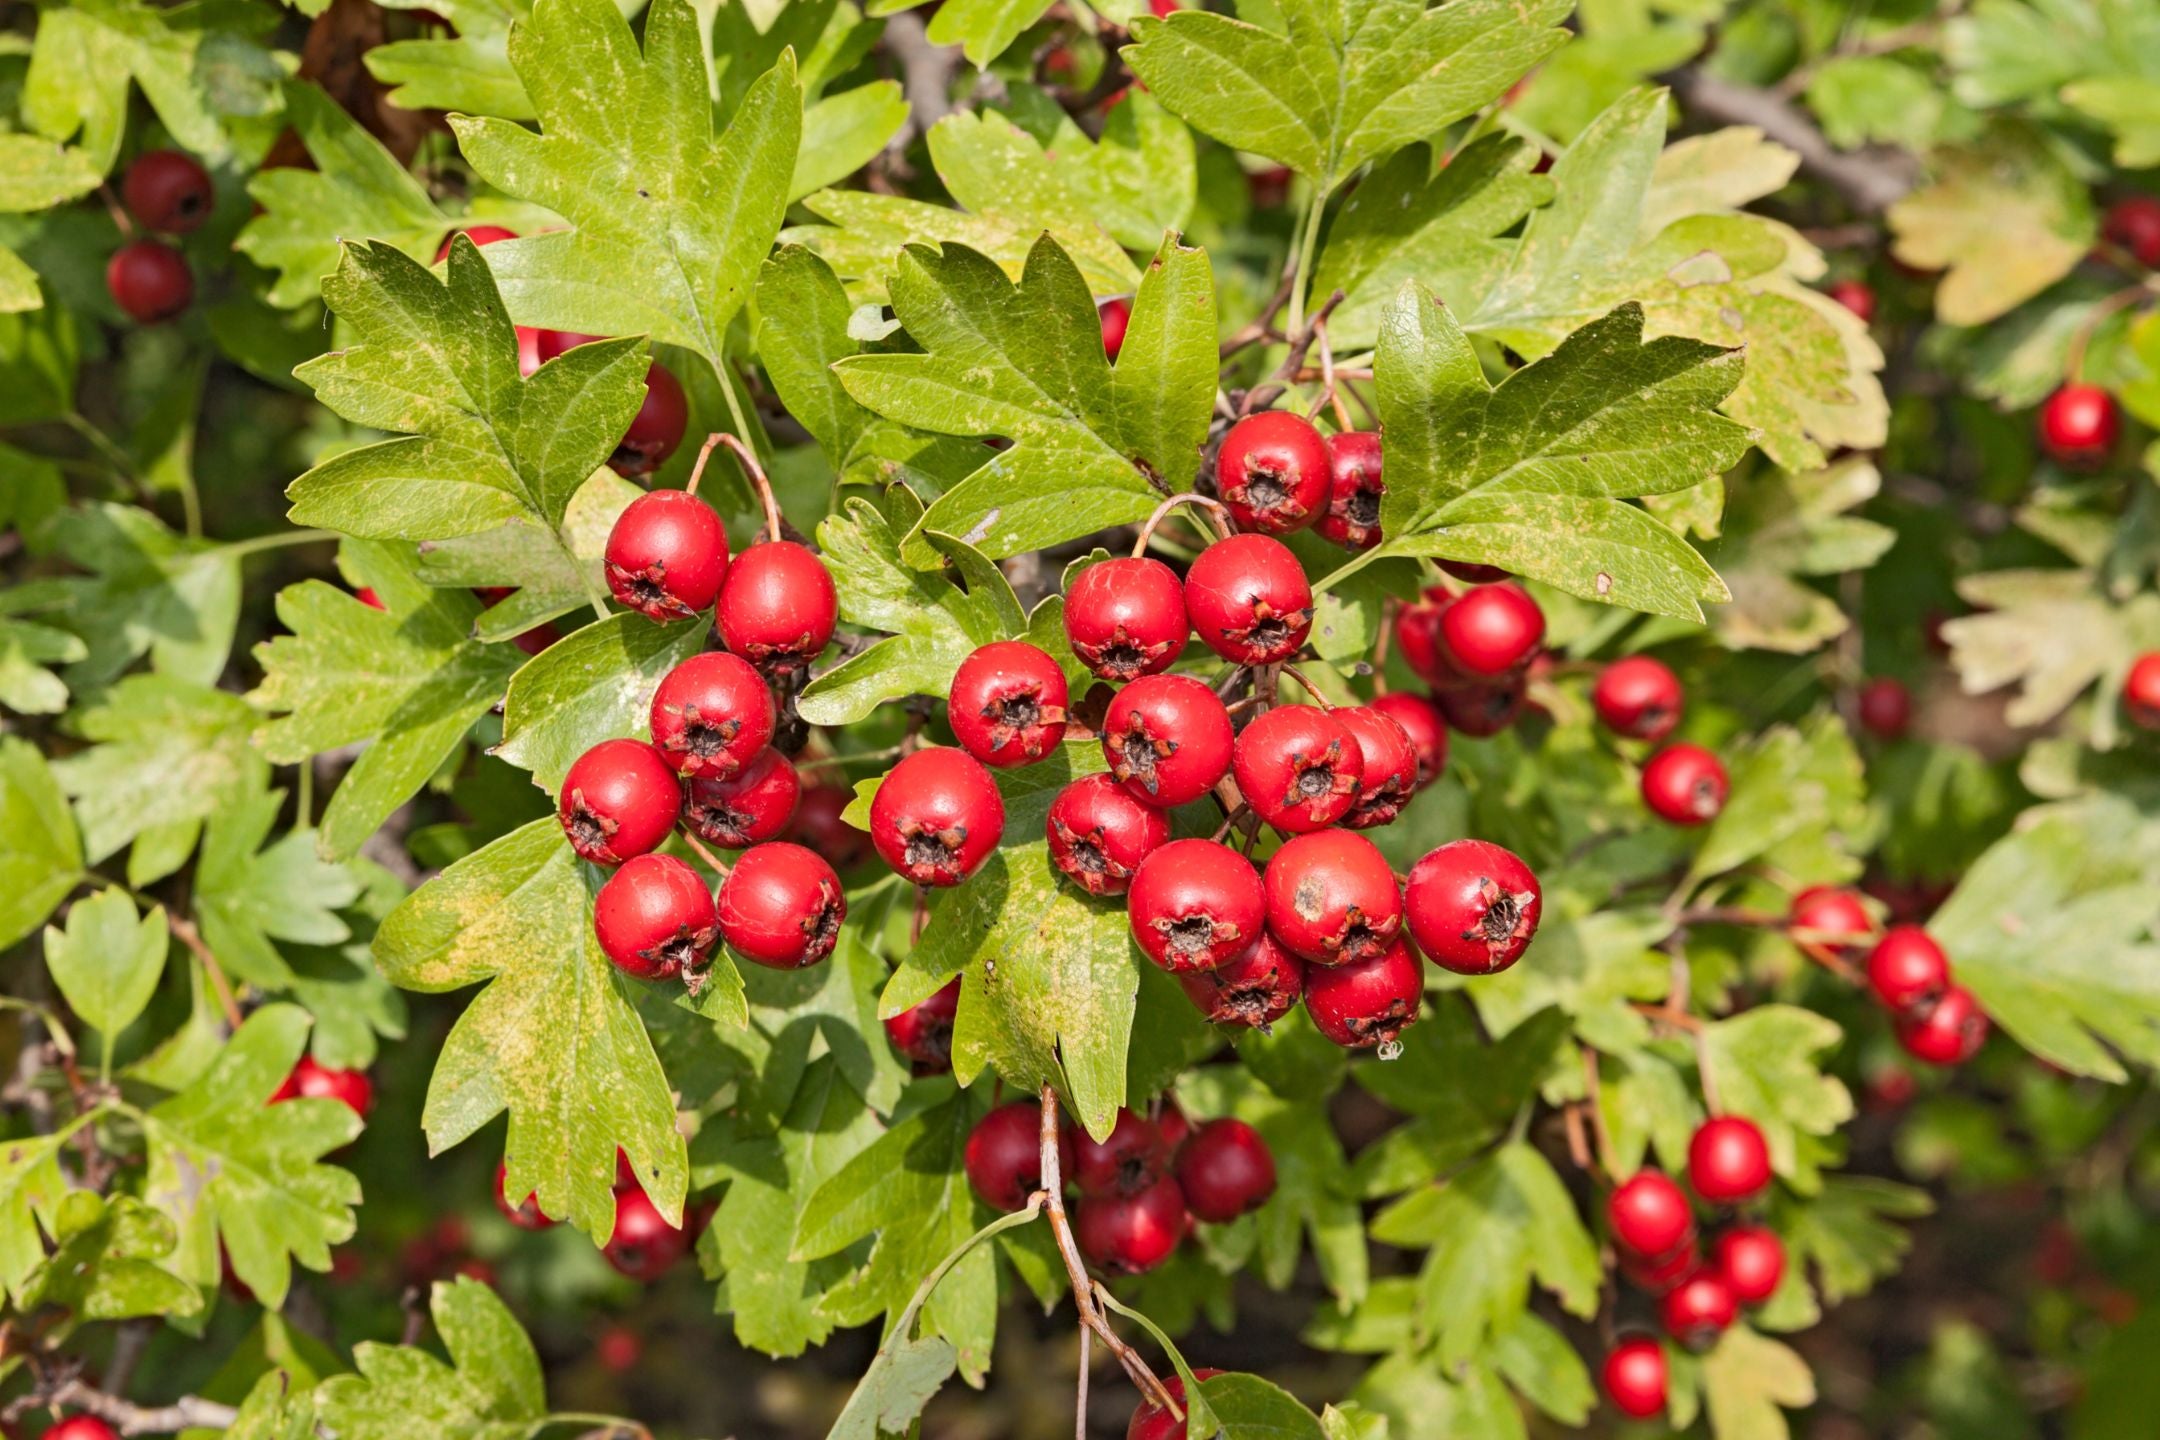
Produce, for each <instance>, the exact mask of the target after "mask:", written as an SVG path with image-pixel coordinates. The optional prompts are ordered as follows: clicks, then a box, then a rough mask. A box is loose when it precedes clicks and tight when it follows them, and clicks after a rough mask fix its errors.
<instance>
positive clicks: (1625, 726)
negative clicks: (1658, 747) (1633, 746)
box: [1590, 655, 1687, 745]
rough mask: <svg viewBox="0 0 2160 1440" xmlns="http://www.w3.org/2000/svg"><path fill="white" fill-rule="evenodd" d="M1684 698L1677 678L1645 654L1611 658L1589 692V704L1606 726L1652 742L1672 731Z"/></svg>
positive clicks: (1630, 736)
mask: <svg viewBox="0 0 2160 1440" xmlns="http://www.w3.org/2000/svg"><path fill="white" fill-rule="evenodd" d="M1686 701H1687V696H1686V693H1685V692H1684V691H1682V690H1681V688H1680V677H1679V676H1677V675H1675V674H1673V672H1672V671H1671V670H1670V669H1668V668H1666V665H1665V663H1664V662H1663V661H1662V660H1653V659H1652V658H1651V657H1649V656H1648V655H1630V656H1628V657H1627V658H1626V659H1624V660H1615V661H1613V663H1612V664H1610V665H1607V666H1606V667H1605V668H1604V669H1603V670H1602V671H1600V672H1599V673H1598V678H1597V684H1596V685H1595V686H1594V687H1592V689H1591V691H1590V703H1591V704H1592V705H1594V706H1596V707H1597V713H1598V719H1600V720H1602V721H1604V722H1605V728H1606V729H1608V730H1610V731H1612V732H1613V733H1614V734H1615V735H1625V736H1627V737H1628V738H1629V739H1630V740H1648V741H1649V742H1650V743H1651V744H1653V745H1655V744H1657V743H1658V742H1659V741H1660V740H1663V739H1664V738H1665V737H1666V736H1668V735H1670V734H1672V732H1673V728H1674V727H1675V726H1677V725H1678V724H1679V723H1680V711H1681V709H1682V708H1683V707H1684V705H1685V704H1686Z"/></svg>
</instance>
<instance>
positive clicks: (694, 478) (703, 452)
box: [683, 430, 721, 495]
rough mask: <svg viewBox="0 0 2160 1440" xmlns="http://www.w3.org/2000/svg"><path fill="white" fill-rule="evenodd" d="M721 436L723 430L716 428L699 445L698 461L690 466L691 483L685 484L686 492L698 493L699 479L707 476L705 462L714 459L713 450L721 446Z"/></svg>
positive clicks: (684, 489)
mask: <svg viewBox="0 0 2160 1440" xmlns="http://www.w3.org/2000/svg"><path fill="white" fill-rule="evenodd" d="M720 437H721V432H720V431H717V430H715V431H714V432H713V433H712V434H710V435H707V436H706V437H705V443H704V444H703V445H700V446H698V452H697V463H696V464H695V465H692V466H691V467H690V483H689V484H687V485H685V486H683V493H684V494H687V495H695V494H697V487H698V481H700V480H703V479H704V478H705V462H706V461H708V460H710V459H712V452H713V451H714V450H715V449H717V448H718V447H719V444H720Z"/></svg>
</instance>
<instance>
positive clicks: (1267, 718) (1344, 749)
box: [1230, 705, 1365, 835]
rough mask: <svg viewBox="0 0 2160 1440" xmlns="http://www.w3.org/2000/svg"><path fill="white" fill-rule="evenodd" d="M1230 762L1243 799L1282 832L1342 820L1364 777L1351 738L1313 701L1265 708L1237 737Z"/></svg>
mask: <svg viewBox="0 0 2160 1440" xmlns="http://www.w3.org/2000/svg"><path fill="white" fill-rule="evenodd" d="M1230 763H1231V768H1232V769H1233V771H1234V772H1235V773H1236V775H1237V783H1238V790H1239V792H1240V793H1241V794H1243V795H1244V797H1245V803H1246V804H1248V805H1250V806H1252V808H1253V813H1255V814H1257V815H1258V816H1259V817H1260V818H1261V819H1262V820H1265V821H1266V822H1267V823H1268V824H1270V825H1273V826H1274V827H1275V828H1276V829H1277V830H1280V831H1282V832H1283V833H1284V834H1286V835H1302V834H1305V833H1307V832H1309V831H1313V830H1319V829H1322V828H1323V827H1325V826H1329V825H1333V824H1334V823H1335V822H1336V821H1337V820H1340V819H1342V817H1343V816H1344V815H1347V814H1348V813H1349V812H1350V807H1351V806H1352V805H1354V804H1356V803H1357V797H1358V791H1359V789H1360V788H1361V786H1362V785H1363V784H1364V780H1365V756H1364V752H1362V751H1360V750H1359V749H1358V743H1357V739H1356V737H1355V736H1353V735H1352V734H1351V733H1350V731H1349V729H1348V728H1347V727H1345V726H1344V725H1343V724H1342V722H1341V721H1339V720H1337V719H1336V718H1335V717H1334V716H1333V715H1330V714H1329V713H1328V712H1327V711H1325V710H1322V709H1321V708H1320V707H1319V706H1317V705H1278V706H1276V707H1275V708H1274V709H1272V710H1270V711H1268V712H1267V713H1266V714H1264V715H1262V716H1261V717H1260V718H1259V719H1257V720H1255V721H1253V722H1252V723H1251V724H1250V725H1247V726H1246V727H1245V730H1244V733H1243V734H1241V735H1239V736H1238V737H1237V742H1236V745H1235V746H1234V748H1233V749H1232V751H1231V760H1230Z"/></svg>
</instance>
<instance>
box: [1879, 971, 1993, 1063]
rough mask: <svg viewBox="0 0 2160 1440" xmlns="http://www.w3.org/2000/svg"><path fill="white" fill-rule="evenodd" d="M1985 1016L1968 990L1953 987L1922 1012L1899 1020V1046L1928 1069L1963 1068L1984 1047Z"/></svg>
mask: <svg viewBox="0 0 2160 1440" xmlns="http://www.w3.org/2000/svg"><path fill="white" fill-rule="evenodd" d="M1987 1037H1988V1018H1987V1013H1986V1012H1985V1011H1983V1010H1982V1009H1981V1008H1980V1002H1979V1001H1978V1000H1975V999H1974V998H1973V994H1972V992H1971V991H1970V990H1967V989H1966V988H1965V987H1964V986H1962V985H1952V986H1951V987H1950V988H1949V989H1947V990H1945V991H1943V993H1942V997H1941V998H1940V999H1938V1000H1937V1001H1936V1002H1935V1003H1934V1004H1933V1005H1931V1006H1929V1007H1928V1008H1927V1009H1926V1010H1924V1011H1909V1012H1907V1013H1906V1014H1904V1015H1901V1016H1899V1017H1898V1020H1897V1038H1898V1044H1900V1045H1902V1046H1904V1047H1905V1053H1906V1054H1908V1055H1910V1056H1912V1057H1913V1059H1915V1060H1921V1061H1925V1062H1926V1063H1927V1064H1930V1065H1962V1064H1964V1063H1965V1062H1966V1061H1967V1060H1970V1059H1972V1057H1973V1056H1975V1055H1977V1054H1979V1053H1980V1047H1981V1046H1982V1045H1985V1044H1986V1043H1987Z"/></svg>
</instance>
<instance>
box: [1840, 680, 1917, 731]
mask: <svg viewBox="0 0 2160 1440" xmlns="http://www.w3.org/2000/svg"><path fill="white" fill-rule="evenodd" d="M1853 708H1854V709H1855V710H1857V711H1858V712H1859V715H1860V728H1861V729H1863V730H1865V731H1867V732H1868V734H1870V735H1873V736H1874V737H1875V738H1876V739H1878V740H1897V739H1901V738H1903V736H1904V734H1905V732H1906V730H1907V729H1908V728H1910V727H1911V725H1912V692H1911V691H1910V690H1907V689H1906V688H1905V682H1904V681H1902V680H1898V679H1895V678H1894V677H1892V676H1889V675H1878V676H1876V677H1875V678H1874V679H1873V680H1870V681H1868V682H1867V683H1866V684H1865V685H1862V686H1861V687H1860V694H1859V696H1858V697H1857V698H1856V700H1855V702H1854V706H1853Z"/></svg>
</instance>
